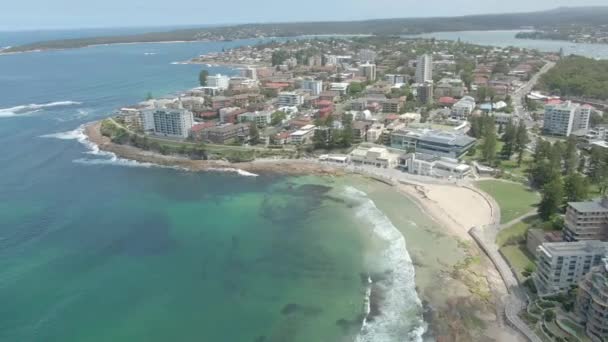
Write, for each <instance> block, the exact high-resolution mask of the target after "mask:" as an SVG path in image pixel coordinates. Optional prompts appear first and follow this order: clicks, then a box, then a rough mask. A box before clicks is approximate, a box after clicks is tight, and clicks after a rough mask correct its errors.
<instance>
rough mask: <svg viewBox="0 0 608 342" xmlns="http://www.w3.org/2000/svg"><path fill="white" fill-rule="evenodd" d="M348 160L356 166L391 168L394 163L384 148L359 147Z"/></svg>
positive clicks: (393, 159)
mask: <svg viewBox="0 0 608 342" xmlns="http://www.w3.org/2000/svg"><path fill="white" fill-rule="evenodd" d="M350 160H351V161H352V162H353V164H355V165H357V164H359V165H373V166H376V167H384V168H388V167H392V166H394V165H395V163H396V161H395V158H394V157H393V156H391V155H390V153H389V152H388V150H387V149H386V148H384V147H376V146H374V147H369V146H362V145H360V146H359V147H357V148H356V149H354V150H353V151H352V152H351V153H350Z"/></svg>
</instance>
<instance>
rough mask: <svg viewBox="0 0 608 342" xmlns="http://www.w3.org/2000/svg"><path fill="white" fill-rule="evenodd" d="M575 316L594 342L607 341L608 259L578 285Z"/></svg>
mask: <svg viewBox="0 0 608 342" xmlns="http://www.w3.org/2000/svg"><path fill="white" fill-rule="evenodd" d="M578 288H579V289H578V295H577V297H576V310H575V311H576V314H577V315H578V316H579V317H580V318H581V319H582V321H583V322H584V325H585V332H586V333H587V336H589V337H590V338H591V340H592V341H594V342H603V341H607V340H608V259H604V260H603V261H602V263H601V264H600V266H597V267H594V268H593V269H592V270H591V271H590V272H589V273H588V274H587V275H586V276H585V277H584V278H583V279H582V280H581V281H580V282H579V284H578Z"/></svg>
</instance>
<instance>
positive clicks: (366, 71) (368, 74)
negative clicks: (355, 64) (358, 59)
mask: <svg viewBox="0 0 608 342" xmlns="http://www.w3.org/2000/svg"><path fill="white" fill-rule="evenodd" d="M359 72H360V73H361V76H363V77H365V78H366V79H367V80H368V81H370V82H373V81H375V80H376V64H371V63H365V64H361V65H360V66H359Z"/></svg>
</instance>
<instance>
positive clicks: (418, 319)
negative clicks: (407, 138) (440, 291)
mask: <svg viewBox="0 0 608 342" xmlns="http://www.w3.org/2000/svg"><path fill="white" fill-rule="evenodd" d="M345 193H346V196H347V198H349V199H350V200H353V201H354V202H355V203H356V206H355V208H354V209H355V210H356V215H357V217H358V218H359V219H360V220H363V221H364V222H367V223H369V224H370V226H371V228H372V230H373V232H374V233H375V234H376V236H377V237H378V238H380V239H381V240H383V241H384V242H385V243H386V248H385V249H383V251H382V254H381V255H379V260H378V261H379V262H380V264H381V267H382V268H383V271H384V273H383V275H385V278H384V279H381V280H379V281H376V280H374V279H369V280H368V281H369V283H370V290H368V291H367V292H366V295H367V296H369V295H371V286H377V287H378V288H379V289H380V290H381V291H382V293H383V300H382V303H381V307H380V314H379V315H378V316H376V317H374V319H373V320H368V319H367V317H366V318H365V319H364V321H363V324H362V327H361V331H360V333H359V335H358V336H357V339H356V341H357V342H367V341H373V342H385V341H386V342H388V341H403V340H404V338H405V339H406V340H407V341H416V342H421V341H422V340H423V338H422V336H423V335H424V333H425V332H426V329H427V325H426V323H425V322H424V319H423V316H422V312H423V308H422V302H421V301H420V298H418V294H417V293H416V284H415V270H414V264H413V262H412V259H411V258H410V255H409V253H408V251H407V249H406V243H405V238H404V237H403V235H402V234H401V232H400V231H399V230H398V229H397V228H396V227H395V226H394V225H393V223H392V222H391V221H390V219H389V218H388V217H387V216H386V215H384V213H382V212H381V211H380V210H379V209H378V208H377V207H376V205H375V204H374V202H373V201H372V200H371V199H370V198H369V197H367V195H366V194H365V193H364V192H362V191H360V190H357V189H355V188H353V187H347V188H346V190H345ZM372 281H373V283H372ZM365 300H366V306H369V298H366V299H365ZM366 311H367V313H368V314H369V307H367V310H366Z"/></svg>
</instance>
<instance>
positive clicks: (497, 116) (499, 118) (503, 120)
mask: <svg viewBox="0 0 608 342" xmlns="http://www.w3.org/2000/svg"><path fill="white" fill-rule="evenodd" d="M492 117H494V122H495V123H496V124H497V125H506V124H508V123H509V122H513V117H514V116H513V114H509V113H499V112H496V113H492Z"/></svg>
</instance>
